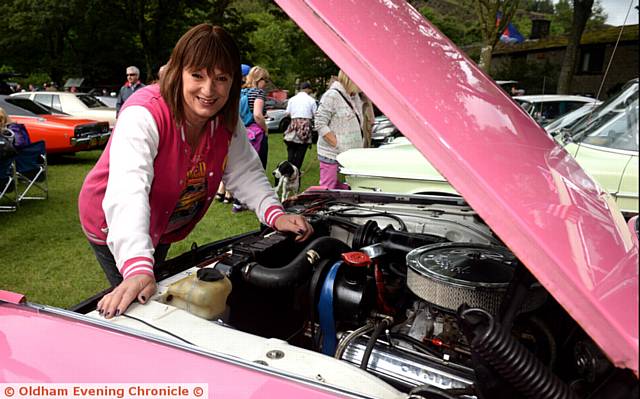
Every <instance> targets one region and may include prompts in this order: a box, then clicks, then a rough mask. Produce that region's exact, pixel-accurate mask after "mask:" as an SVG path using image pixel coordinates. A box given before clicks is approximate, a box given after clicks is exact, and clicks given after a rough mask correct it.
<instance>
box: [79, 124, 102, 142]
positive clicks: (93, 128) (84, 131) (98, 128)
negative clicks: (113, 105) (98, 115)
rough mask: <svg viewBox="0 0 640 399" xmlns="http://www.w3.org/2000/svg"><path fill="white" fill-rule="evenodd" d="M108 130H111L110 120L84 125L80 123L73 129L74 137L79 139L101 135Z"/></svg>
mask: <svg viewBox="0 0 640 399" xmlns="http://www.w3.org/2000/svg"><path fill="white" fill-rule="evenodd" d="M108 132H109V123H108V122H96V123H87V124H84V125H78V126H76V128H75V129H74V131H73V133H74V137H75V138H77V139H81V138H85V137H91V136H96V135H101V134H105V133H108Z"/></svg>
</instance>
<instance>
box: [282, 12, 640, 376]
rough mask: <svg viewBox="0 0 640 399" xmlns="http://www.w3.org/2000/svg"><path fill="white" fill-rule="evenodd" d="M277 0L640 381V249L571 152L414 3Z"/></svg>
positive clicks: (614, 207) (613, 207) (596, 337)
mask: <svg viewBox="0 0 640 399" xmlns="http://www.w3.org/2000/svg"><path fill="white" fill-rule="evenodd" d="M276 1H277V3H278V4H279V5H280V6H281V7H282V8H283V9H284V10H285V12H287V13H288V14H289V16H290V17H291V18H292V19H293V20H294V21H295V22H296V23H297V24H298V25H299V26H300V27H301V28H302V29H303V30H304V31H305V32H306V33H307V35H309V37H310V38H311V39H312V40H314V41H315V42H316V43H317V44H318V46H320V48H321V49H322V50H323V51H324V52H325V53H327V54H328V55H330V56H331V58H332V59H333V60H334V61H335V62H336V64H337V65H338V66H339V67H340V68H342V70H344V71H345V72H346V73H347V75H349V76H350V77H351V79H353V80H354V82H356V84H358V86H359V87H360V88H361V89H362V90H363V91H364V92H365V93H366V94H367V95H368V96H369V97H370V98H371V99H372V101H373V102H374V103H375V104H376V105H377V106H378V107H379V108H380V109H381V110H382V111H383V112H384V113H385V114H386V115H387V116H388V117H389V118H390V119H391V120H392V121H393V123H394V124H395V125H396V126H397V127H398V128H399V130H400V131H402V132H403V133H404V134H405V135H406V136H407V137H409V139H410V140H411V142H412V143H413V144H415V146H416V147H417V148H418V149H420V151H421V152H422V153H423V154H424V155H425V156H426V157H427V158H428V159H429V161H430V162H431V163H432V164H433V165H434V166H435V167H436V168H437V169H438V170H439V171H440V172H441V173H442V175H444V176H445V177H446V178H447V179H448V180H449V181H450V183H451V184H452V185H453V186H454V187H455V188H456V190H457V191H458V192H460V193H461V194H462V195H463V196H464V197H465V199H466V200H467V201H468V203H469V204H470V205H471V206H472V207H473V208H474V209H475V210H476V211H477V212H478V213H479V214H480V216H481V217H482V218H483V219H484V220H485V221H486V222H487V223H488V224H489V225H490V226H491V228H493V230H494V231H495V232H496V234H498V235H499V236H500V238H501V239H502V240H503V241H504V242H505V243H506V245H507V246H508V247H509V248H510V249H511V250H512V251H513V252H514V253H515V254H516V255H517V256H518V257H519V258H520V260H521V261H522V262H523V263H524V264H525V265H526V266H527V267H528V268H529V270H530V271H531V272H532V273H533V274H534V275H535V276H536V277H537V278H538V280H539V281H540V282H541V283H542V284H543V285H544V286H545V287H546V288H547V290H548V291H549V292H550V293H551V294H552V295H553V296H554V297H555V298H556V300H557V301H558V302H559V303H560V304H561V305H562V306H563V307H564V308H565V309H566V310H567V311H568V312H569V314H571V316H572V317H574V319H575V320H576V321H577V322H578V323H579V324H580V325H581V326H582V328H584V330H585V331H586V332H587V333H588V334H589V335H590V336H591V337H592V338H593V339H594V340H595V342H596V343H597V344H598V345H599V346H600V347H601V348H602V350H603V351H604V352H605V353H606V354H607V356H608V357H609V358H610V360H611V361H612V362H613V363H614V364H615V365H617V366H618V367H623V368H629V369H632V370H633V371H634V372H635V373H636V375H638V244H637V242H636V241H634V239H633V236H632V234H631V232H630V231H629V229H628V227H627V226H626V224H625V222H624V220H623V218H622V216H621V214H620V212H619V211H618V209H617V208H616V206H615V204H614V202H613V201H612V199H611V198H610V197H609V196H608V195H607V194H606V193H605V192H604V191H603V190H602V189H601V188H600V187H598V185H597V184H595V183H594V182H593V180H592V179H591V178H589V177H588V176H587V175H586V174H585V172H584V171H583V170H582V169H581V168H580V167H579V166H578V164H577V163H576V162H575V161H574V160H573V159H572V158H571V156H570V155H569V154H568V153H567V152H566V151H564V150H563V149H562V148H560V147H558V146H556V145H555V143H554V142H553V141H552V140H551V139H549V138H548V137H547V135H546V134H545V133H544V131H543V129H542V128H541V127H539V126H538V125H537V124H536V123H535V122H534V121H533V119H531V118H530V117H529V116H528V115H527V114H525V112H524V111H523V110H522V109H520V107H518V106H517V105H516V104H515V103H514V102H513V101H512V100H511V98H509V97H508V96H507V95H506V94H505V93H504V92H503V91H502V90H500V89H499V88H498V87H497V86H496V85H495V84H494V83H493V81H492V79H491V78H490V77H488V76H487V75H486V74H484V73H483V72H482V71H481V70H480V69H479V68H478V67H477V66H476V64H475V63H474V62H473V61H471V60H470V59H469V58H467V56H466V55H464V54H463V53H462V52H461V51H460V50H459V49H458V48H457V47H456V46H455V45H454V44H453V43H452V42H451V41H449V40H448V39H447V38H446V37H445V36H444V35H443V34H442V33H440V32H439V31H438V30H437V29H436V28H434V27H433V26H432V25H431V24H430V23H429V22H427V21H426V20H425V19H424V18H423V17H422V16H421V15H420V14H419V13H418V12H417V11H416V10H415V9H413V8H412V7H411V6H409V5H408V4H406V3H405V2H404V1H395V0H302V1H301V0H276Z"/></svg>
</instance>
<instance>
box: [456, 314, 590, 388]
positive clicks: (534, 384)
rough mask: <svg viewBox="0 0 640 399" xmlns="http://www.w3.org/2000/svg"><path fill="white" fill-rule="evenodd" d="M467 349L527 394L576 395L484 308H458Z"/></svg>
mask: <svg viewBox="0 0 640 399" xmlns="http://www.w3.org/2000/svg"><path fill="white" fill-rule="evenodd" d="M458 318H459V319H460V321H461V324H462V329H463V331H464V332H465V335H467V339H468V340H469V342H470V343H471V350H472V351H474V352H476V353H477V354H478V356H479V357H480V358H481V359H483V360H484V361H486V362H487V363H488V364H489V365H490V366H491V367H492V368H493V369H494V370H495V371H496V372H497V373H498V374H500V375H501V376H502V377H503V378H504V379H505V380H506V381H507V382H509V383H510V384H511V385H512V386H513V387H514V388H515V389H516V390H517V391H519V392H520V393H522V394H523V395H524V396H525V397H527V398H532V399H533V398H535V399H577V396H576V394H575V393H574V392H573V391H572V390H571V389H570V388H569V386H568V385H566V384H565V383H564V382H563V381H562V380H560V379H559V378H558V377H557V376H556V375H554V374H553V373H552V372H551V371H550V370H549V369H548V368H547V367H546V366H545V365H544V364H543V363H542V362H541V361H540V360H538V358H536V357H535V356H534V355H533V354H532V353H531V352H529V351H528V350H527V349H526V348H525V347H524V346H523V345H522V344H521V343H520V342H518V341H517V340H516V339H515V338H514V337H513V336H512V335H511V334H510V332H509V331H504V330H503V329H502V328H501V326H500V323H499V322H497V321H496V320H495V319H494V317H493V316H492V315H491V314H489V313H488V312H487V311H485V310H483V309H478V308H468V307H466V306H465V305H463V306H461V307H460V309H458Z"/></svg>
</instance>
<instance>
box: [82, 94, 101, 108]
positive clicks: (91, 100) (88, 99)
mask: <svg viewBox="0 0 640 399" xmlns="http://www.w3.org/2000/svg"><path fill="white" fill-rule="evenodd" d="M77 97H78V99H79V100H80V101H82V102H83V103H84V105H86V106H87V107H89V108H102V107H106V106H107V105H106V104H105V103H103V102H102V101H100V100H98V99H97V98H95V97H94V96H91V95H89V94H81V95H79V96H77Z"/></svg>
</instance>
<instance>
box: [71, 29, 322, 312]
mask: <svg viewBox="0 0 640 399" xmlns="http://www.w3.org/2000/svg"><path fill="white" fill-rule="evenodd" d="M239 92H240V54H239V52H238V48H237V46H236V44H235V42H234V41H233V39H232V38H231V36H229V34H228V33H227V32H225V31H224V29H222V28H220V27H217V26H212V25H209V24H201V25H198V26H195V27H193V28H192V29H191V30H189V31H188V32H187V33H185V34H184V35H183V36H182V37H181V38H180V40H179V41H178V43H177V44H176V46H175V48H174V50H173V53H172V54H171V58H170V59H169V62H168V63H167V65H166V67H165V69H164V72H163V74H162V78H161V80H160V83H159V85H151V86H147V87H145V88H142V89H140V90H138V91H136V92H135V93H134V94H133V95H132V96H131V97H129V99H128V100H127V102H126V104H125V105H124V106H123V107H122V109H121V112H120V114H119V117H118V121H117V124H116V127H115V129H114V132H113V136H112V139H111V140H110V142H109V144H108V145H107V148H106V150H105V151H104V153H103V154H102V156H101V157H100V159H99V160H98V162H97V163H96V166H95V167H94V168H93V169H92V170H91V172H90V173H89V174H88V176H87V178H86V180H85V182H84V185H83V187H82V190H81V192H80V198H79V202H78V206H79V210H80V221H81V224H82V227H83V230H84V232H85V234H86V236H87V238H88V240H89V242H90V244H91V247H92V248H93V250H94V252H95V255H96V258H97V259H98V262H99V263H100V266H101V267H102V268H103V270H104V272H105V274H106V276H107V278H108V279H109V282H110V283H111V284H112V285H113V286H115V289H114V290H113V291H112V292H111V293H110V294H108V295H106V296H105V297H103V299H102V300H101V301H100V303H99V305H98V308H99V311H100V314H103V315H104V316H105V317H107V318H110V317H113V316H117V315H119V314H121V313H122V312H124V311H125V310H126V308H127V307H128V306H129V304H130V303H131V302H132V301H133V300H135V299H137V300H138V301H139V302H140V303H146V301H147V298H150V297H151V296H152V295H153V294H154V293H155V292H156V282H155V279H154V269H155V268H156V267H157V266H159V265H161V264H162V263H163V261H164V258H165V256H166V254H167V251H168V249H169V246H170V245H171V243H173V242H176V241H179V240H182V239H183V238H184V237H186V236H187V235H188V234H189V233H190V232H191V231H192V230H193V228H194V227H195V226H196V224H197V223H198V222H199V221H200V220H201V219H202V217H203V216H204V215H205V213H206V211H207V209H208V208H209V206H210V205H211V202H212V199H213V197H214V194H215V192H216V189H217V187H218V185H219V183H220V182H221V181H222V182H224V184H225V185H226V186H227V187H228V188H229V189H230V190H232V191H233V192H234V193H235V195H236V197H237V198H238V199H240V200H241V201H243V202H244V203H245V204H246V205H247V206H248V207H249V208H250V209H253V210H255V212H256V215H257V216H258V218H259V219H260V221H261V222H263V223H264V224H266V225H268V226H270V227H273V228H274V229H276V230H279V231H284V232H292V233H294V234H296V236H297V237H296V239H297V240H299V241H302V240H306V239H307V238H308V237H309V236H310V235H311V234H312V233H313V229H312V227H311V226H310V225H309V224H308V223H307V221H306V219H305V218H304V217H303V216H299V215H289V214H285V213H284V211H283V208H282V205H281V204H280V202H279V201H278V199H277V198H276V197H275V195H274V192H273V189H272V188H271V186H270V184H269V182H268V180H267V178H266V176H265V174H264V169H263V168H262V165H261V164H260V161H259V159H258V156H257V154H256V153H255V151H253V149H252V147H251V145H250V144H249V142H248V140H247V136H246V133H245V131H244V126H243V125H242V123H240V122H239V120H238V102H239Z"/></svg>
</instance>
